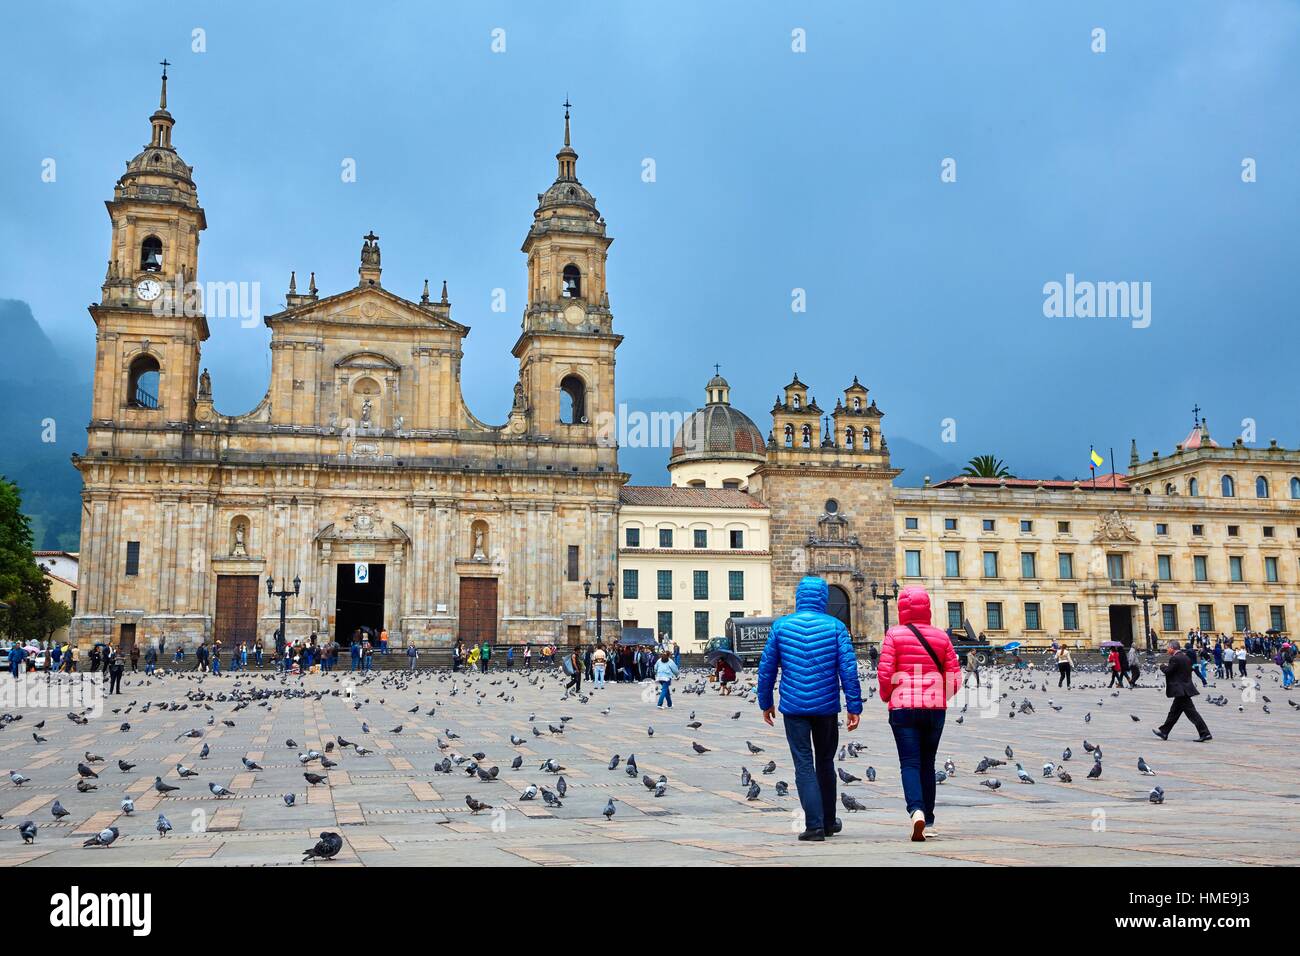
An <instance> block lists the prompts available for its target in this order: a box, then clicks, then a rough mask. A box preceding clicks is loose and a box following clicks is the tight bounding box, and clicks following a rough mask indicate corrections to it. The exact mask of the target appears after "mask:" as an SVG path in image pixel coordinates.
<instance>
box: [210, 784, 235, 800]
mask: <svg viewBox="0 0 1300 956" xmlns="http://www.w3.org/2000/svg"><path fill="white" fill-rule="evenodd" d="M208 791H209V792H210V793H211V794H212V795H213V796H214V797H228V796H230V795H231V794H232V792H233V791H231V790H227V789H226V788H225V787H223V786H222V785H221V784H219V783H217V782H216V781H211V782H209V783H208Z"/></svg>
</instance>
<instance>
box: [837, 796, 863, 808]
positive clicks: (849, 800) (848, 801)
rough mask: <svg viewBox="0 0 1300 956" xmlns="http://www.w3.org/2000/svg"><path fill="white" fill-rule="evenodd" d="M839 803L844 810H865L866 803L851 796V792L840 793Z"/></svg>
mask: <svg viewBox="0 0 1300 956" xmlns="http://www.w3.org/2000/svg"><path fill="white" fill-rule="evenodd" d="M840 803H842V804H844V809H845V810H854V811H856V810H865V809H867V805H866V804H865V803H863V802H862V801H861V800H859V799H858V798H857V797H855V796H853V795H852V794H851V793H843V792H841V793H840Z"/></svg>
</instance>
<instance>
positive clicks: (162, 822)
mask: <svg viewBox="0 0 1300 956" xmlns="http://www.w3.org/2000/svg"><path fill="white" fill-rule="evenodd" d="M154 827H155V829H157V831H158V835H159V836H160V837H165V836H166V835H167V834H168V833H169V832H171V828H172V822H171V821H170V820H168V819H167V817H165V816H164V815H163V814H161V813H160V814H158V822H157V823H155V824H154Z"/></svg>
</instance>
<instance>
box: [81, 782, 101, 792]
mask: <svg viewBox="0 0 1300 956" xmlns="http://www.w3.org/2000/svg"><path fill="white" fill-rule="evenodd" d="M98 789H99V787H97V786H95V785H94V784H93V783H91V782H90V781H89V780H78V781H77V793H90V791H92V790H98Z"/></svg>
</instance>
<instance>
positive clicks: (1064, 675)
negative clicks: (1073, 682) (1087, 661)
mask: <svg viewBox="0 0 1300 956" xmlns="http://www.w3.org/2000/svg"><path fill="white" fill-rule="evenodd" d="M1056 668H1057V670H1059V671H1060V672H1061V679H1060V680H1058V681H1057V682H1056V686H1057V687H1060V686H1062V685H1064V686H1065V687H1067V688H1068V687H1069V686H1070V665H1069V664H1057V665H1056Z"/></svg>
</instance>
